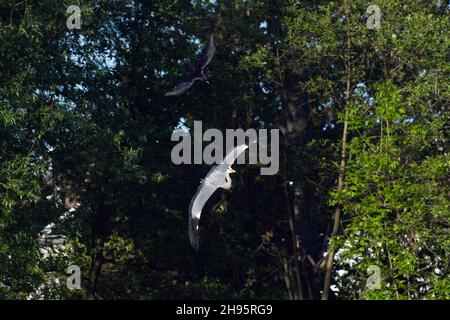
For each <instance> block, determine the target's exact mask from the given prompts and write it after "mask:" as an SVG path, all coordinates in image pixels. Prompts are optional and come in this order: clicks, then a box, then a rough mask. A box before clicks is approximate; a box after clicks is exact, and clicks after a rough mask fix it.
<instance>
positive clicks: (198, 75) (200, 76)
mask: <svg viewBox="0 0 450 320" xmlns="http://www.w3.org/2000/svg"><path fill="white" fill-rule="evenodd" d="M215 51H216V48H215V47H214V38H213V35H212V34H211V35H210V36H209V39H208V42H207V43H206V45H205V47H204V48H203V50H202V53H201V55H200V58H199V60H198V61H197V64H196V65H195V68H194V69H193V70H192V71H191V72H190V73H189V74H187V75H186V76H185V77H184V78H183V79H182V81H181V82H180V83H179V84H178V85H176V86H175V88H173V89H172V91H170V92H167V93H166V94H165V96H166V97H167V96H179V95H182V94H183V93H185V92H186V91H188V90H189V88H190V87H192V85H193V84H194V82H195V81H197V80H204V81H206V80H207V79H208V77H207V76H206V75H205V73H204V71H205V68H206V66H207V65H208V64H209V63H210V62H211V60H212V58H213V56H214V52H215Z"/></svg>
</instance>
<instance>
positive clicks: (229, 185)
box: [223, 172, 231, 189]
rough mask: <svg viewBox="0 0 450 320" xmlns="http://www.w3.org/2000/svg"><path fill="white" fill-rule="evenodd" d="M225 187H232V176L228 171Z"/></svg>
mask: <svg viewBox="0 0 450 320" xmlns="http://www.w3.org/2000/svg"><path fill="white" fill-rule="evenodd" d="M223 188H224V189H230V188H231V177H230V174H229V173H228V172H227V173H226V174H225V185H224V186H223Z"/></svg>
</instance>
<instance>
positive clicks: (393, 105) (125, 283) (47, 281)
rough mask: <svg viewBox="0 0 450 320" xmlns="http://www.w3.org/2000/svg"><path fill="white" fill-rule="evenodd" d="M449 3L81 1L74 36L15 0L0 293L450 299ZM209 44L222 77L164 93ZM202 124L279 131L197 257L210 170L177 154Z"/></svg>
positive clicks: (6, 100) (1, 60)
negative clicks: (181, 140)
mask: <svg viewBox="0 0 450 320" xmlns="http://www.w3.org/2000/svg"><path fill="white" fill-rule="evenodd" d="M444 2H445V1H425V0H420V1H419V0H404V1H394V0H378V1H376V2H375V3H372V2H370V1H362V0H342V1H321V0H317V1H294V0H289V1H284V0H283V1H282V0H255V1H247V0H217V1H203V0H152V1H139V0H135V1H133V0H114V1H103V0H102V1H93V0H85V1H78V0H73V1H71V2H70V5H75V6H79V9H80V28H77V27H76V25H73V24H72V25H71V24H70V22H73V21H72V20H73V19H75V21H76V19H77V18H78V17H76V14H75V16H74V13H73V12H72V11H70V10H69V11H68V10H67V7H68V6H69V4H68V3H67V2H62V1H58V0H40V1H37V0H28V1H19V0H15V1H9V0H8V1H6V0H1V1H0V43H1V45H0V146H1V147H0V299H183V298H189V299H321V298H322V299H449V298H450V277H449V274H450V260H449V259H450V203H449V195H450V189H449V182H450V176H449V174H448V173H449V167H450V159H449V156H448V152H449V150H448V146H449V144H448V137H449V125H448V123H449V106H450V81H449V79H450V65H449V61H450V59H449V58H450V50H449V47H450V37H449V30H450V21H449V8H450V6H449V7H447V6H446V5H445V3H444ZM374 4H375V5H376V6H377V7H378V8H379V12H380V14H381V16H380V17H377V16H376V14H377V10H368V7H369V6H371V5H374ZM372 9H373V8H372ZM374 15H375V16H374ZM377 18H379V20H378V22H379V25H378V26H376V27H373V26H374V25H372V24H370V23H369V22H368V21H369V20H370V21H372V20H373V19H377ZM371 19H372V20H371ZM68 20H69V21H68ZM69 26H72V27H71V28H69ZM74 26H75V27H74ZM211 34H213V35H214V44H215V47H216V50H215V54H214V57H213V59H212V60H211V63H210V64H209V65H208V67H207V68H206V70H205V74H207V76H208V81H207V82H206V81H197V82H195V83H194V85H193V86H192V87H191V88H190V89H189V90H188V91H186V92H185V93H184V94H182V95H179V96H168V97H167V96H165V94H166V93H167V92H169V91H170V90H171V89H172V88H173V87H174V85H176V84H177V83H178V82H179V80H180V79H181V78H182V76H183V75H184V74H186V73H187V72H189V71H188V70H190V69H189V68H190V67H189V66H190V65H191V64H194V63H195V61H196V60H197V59H198V56H199V54H200V52H201V51H202V50H203V47H204V44H205V43H206V41H207V39H208V37H209V36H210V35H211ZM194 121H202V124H203V128H204V130H205V129H208V128H217V129H219V130H221V131H223V132H224V131H225V130H226V129H237V128H242V129H244V130H245V129H248V128H255V129H279V130H280V170H279V172H278V173H277V174H275V175H261V174H260V170H259V169H260V164H254V165H248V164H246V165H244V164H238V165H236V166H235V169H236V170H237V173H236V174H235V175H234V176H233V186H232V188H231V189H230V190H219V191H217V192H216V193H215V194H214V195H213V196H212V197H211V199H210V200H209V201H208V203H207V205H206V206H205V208H204V209H203V213H202V221H201V227H200V228H201V229H200V231H201V233H200V240H201V246H200V250H199V252H198V253H197V252H196V251H195V250H193V249H192V248H191V247H190V243H189V236H188V232H187V225H188V207H189V203H190V200H191V197H192V196H193V195H194V194H195V192H196V190H197V187H198V185H199V180H200V179H201V178H203V177H204V176H205V175H206V173H207V172H208V171H209V169H210V165H207V164H202V165H200V164H191V165H187V164H178V165H177V164H174V163H173V162H172V161H171V150H172V148H173V147H174V145H175V144H176V142H174V141H172V140H171V135H172V133H173V132H174V130H180V128H181V129H182V130H189V129H191V128H192V127H193V123H194ZM69 266H78V267H79V270H80V272H81V273H80V274H81V278H80V279H81V283H80V288H79V289H78V288H73V287H72V288H71V287H70V286H67V285H66V282H70V281H72V280H71V278H70V277H71V273H70V272H68V267H69ZM71 289H73V290H71Z"/></svg>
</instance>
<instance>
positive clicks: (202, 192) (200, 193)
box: [189, 180, 217, 251]
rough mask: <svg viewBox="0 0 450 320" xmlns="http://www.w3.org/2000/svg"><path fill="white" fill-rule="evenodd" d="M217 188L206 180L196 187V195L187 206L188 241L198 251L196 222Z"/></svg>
mask: <svg viewBox="0 0 450 320" xmlns="http://www.w3.org/2000/svg"><path fill="white" fill-rule="evenodd" d="M216 189H217V187H216V186H214V185H212V184H210V183H208V182H207V181H206V180H205V181H204V182H203V183H202V184H201V185H200V186H199V187H198V189H197V193H196V194H195V196H194V197H193V198H192V200H191V204H190V205H189V240H190V241H191V245H192V246H193V247H194V248H195V249H196V250H197V251H198V222H199V220H200V215H201V214H202V210H203V207H204V206H205V203H206V201H208V199H209V197H211V195H212V194H213V193H214V191H216Z"/></svg>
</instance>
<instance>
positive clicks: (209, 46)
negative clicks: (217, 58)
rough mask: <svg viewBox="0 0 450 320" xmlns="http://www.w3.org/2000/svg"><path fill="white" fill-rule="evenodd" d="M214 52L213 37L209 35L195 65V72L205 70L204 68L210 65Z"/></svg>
mask: <svg viewBox="0 0 450 320" xmlns="http://www.w3.org/2000/svg"><path fill="white" fill-rule="evenodd" d="M215 52H216V47H215V46H214V36H213V34H211V35H210V36H209V39H208V42H207V43H206V45H205V47H204V48H203V50H202V53H201V55H200V59H199V60H198V62H197V65H196V68H195V69H196V71H201V72H203V70H205V68H206V66H207V65H208V64H210V62H211V60H212V58H213V56H214V53H215Z"/></svg>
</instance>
